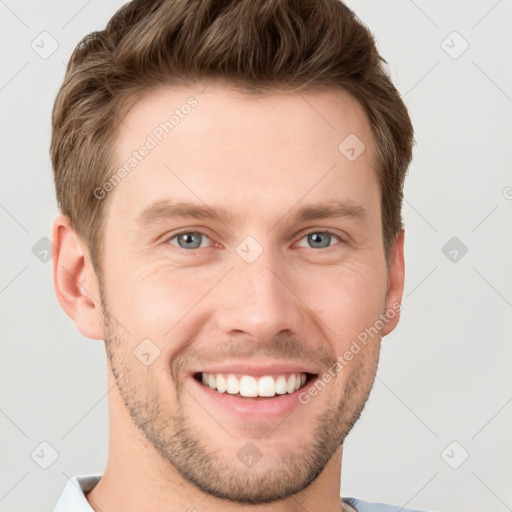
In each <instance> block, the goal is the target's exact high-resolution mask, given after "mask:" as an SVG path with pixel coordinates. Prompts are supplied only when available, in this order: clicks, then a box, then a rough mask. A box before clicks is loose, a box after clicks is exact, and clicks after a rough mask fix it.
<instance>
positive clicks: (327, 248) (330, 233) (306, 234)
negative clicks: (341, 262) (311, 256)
mask: <svg viewBox="0 0 512 512" xmlns="http://www.w3.org/2000/svg"><path fill="white" fill-rule="evenodd" d="M189 233H196V234H199V235H201V236H204V237H206V238H208V239H210V240H212V239H211V238H210V237H209V236H208V235H207V234H206V233H203V232H202V231H195V230H194V231H191V230H184V231H179V232H178V233H174V234H173V235H172V236H171V237H168V238H166V239H165V243H167V244H169V245H172V244H170V241H171V240H174V239H175V238H177V237H179V236H180V235H184V234H189ZM313 233H322V234H323V233H325V234H329V235H332V236H334V237H336V238H338V240H340V242H341V243H343V242H344V240H343V238H342V237H341V236H340V235H338V234H337V233H335V232H334V231H331V230H328V229H323V230H322V229H313V230H311V231H308V232H306V233H302V234H301V236H300V238H299V239H298V240H297V242H299V241H300V240H302V239H303V238H305V237H307V236H308V235H312V234H313ZM212 241H213V240H212ZM337 245H338V244H333V245H330V246H329V247H323V248H320V249H316V250H317V251H319V250H321V251H323V252H324V253H329V252H331V251H333V250H335V249H336V247H337ZM173 247H174V249H176V250H177V251H178V252H179V253H182V254H185V253H186V254H190V253H192V252H195V251H198V250H199V249H208V247H198V248H196V249H183V248H181V247H179V246H177V245H173ZM308 249H313V250H314V248H313V247H308Z"/></svg>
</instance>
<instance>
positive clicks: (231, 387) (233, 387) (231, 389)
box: [203, 373, 240, 395]
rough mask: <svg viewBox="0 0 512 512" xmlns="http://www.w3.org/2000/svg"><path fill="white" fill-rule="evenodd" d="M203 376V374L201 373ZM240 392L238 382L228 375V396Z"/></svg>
mask: <svg viewBox="0 0 512 512" xmlns="http://www.w3.org/2000/svg"><path fill="white" fill-rule="evenodd" d="M203 375H204V373H203ZM239 391H240V381H239V380H238V379H237V378H236V377H235V376H234V375H228V378H227V392H228V393H229V394H230V395H236V394H237V393H238V392H239Z"/></svg>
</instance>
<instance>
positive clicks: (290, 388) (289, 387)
mask: <svg viewBox="0 0 512 512" xmlns="http://www.w3.org/2000/svg"><path fill="white" fill-rule="evenodd" d="M286 391H288V393H293V392H294V391H295V375H294V374H292V375H290V376H289V377H288V381H287V383H286Z"/></svg>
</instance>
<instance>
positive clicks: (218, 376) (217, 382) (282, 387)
mask: <svg viewBox="0 0 512 512" xmlns="http://www.w3.org/2000/svg"><path fill="white" fill-rule="evenodd" d="M317 376H318V375H317V374H314V373H309V372H285V373H279V374H268V375H259V376H256V375H248V374H246V375H244V374H239V373H208V372H196V373H194V374H193V378H194V379H195V380H196V381H197V382H199V383H200V384H201V385H202V386H203V387H207V388H209V389H212V390H213V391H215V392H217V393H219V394H224V393H225V394H227V395H232V396H234V397H237V398H239V399H244V398H245V399H253V400H254V399H270V398H274V397H276V396H279V395H290V394H293V393H295V392H296V391H299V390H300V389H302V388H304V387H306V386H307V385H308V384H309V383H310V382H311V381H312V380H314V379H315V378H316V377H317Z"/></svg>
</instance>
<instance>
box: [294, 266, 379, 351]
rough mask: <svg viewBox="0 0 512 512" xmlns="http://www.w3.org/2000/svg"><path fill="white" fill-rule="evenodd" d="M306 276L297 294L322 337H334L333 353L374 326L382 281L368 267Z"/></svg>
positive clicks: (377, 313)
mask: <svg viewBox="0 0 512 512" xmlns="http://www.w3.org/2000/svg"><path fill="white" fill-rule="evenodd" d="M309 277H310V278H311V279H309V278H308V281H307V284H304V285H303V286H302V287H301V288H300V289H301V290H302V291H301V292H300V293H301V294H302V297H304V299H303V300H304V302H305V303H306V304H307V305H308V306H309V307H310V308H311V309H312V310H313V311H314V313H315V314H316V315H317V317H318V318H319V319H320V320H321V322H320V327H321V328H322V330H324V331H325V333H326V336H327V337H329V338H332V337H333V336H336V337H337V339H338V341H337V345H338V346H337V347H336V349H337V350H342V349H343V348H344V345H345V344H346V343H350V341H351V340H352V339H353V338H354V337H357V336H358V334H359V333H360V332H361V331H363V330H364V329H365V328H367V327H370V326H371V325H374V324H375V322H376V320H377V319H378V317H379V315H380V314H381V313H382V312H383V304H384V296H385V279H383V276H382V275H381V274H379V273H378V272H375V271H372V269H371V268H357V267H355V266H353V267H345V268H342V269H338V270H333V269H332V268H331V269H330V270H328V271H322V272H318V273H316V274H311V273H310V276H309ZM298 295H299V294H298ZM299 296H301V295H299Z"/></svg>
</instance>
